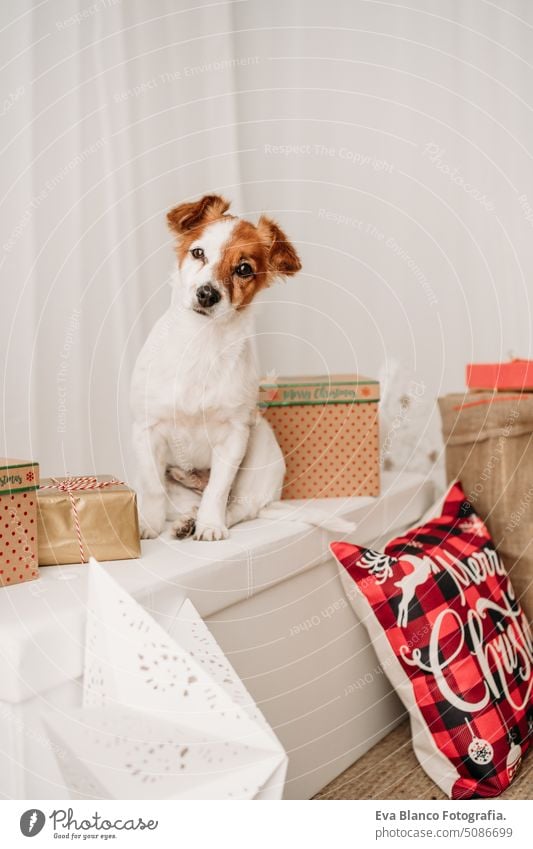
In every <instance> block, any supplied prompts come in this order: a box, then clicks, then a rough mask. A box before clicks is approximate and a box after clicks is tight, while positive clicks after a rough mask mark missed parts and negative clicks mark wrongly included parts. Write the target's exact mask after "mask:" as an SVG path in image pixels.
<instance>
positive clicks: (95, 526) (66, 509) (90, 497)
mask: <svg viewBox="0 0 533 849" xmlns="http://www.w3.org/2000/svg"><path fill="white" fill-rule="evenodd" d="M37 494H38V499H37V518H38V521H37V528H38V539H39V565H40V566H58V565H61V564H66V563H86V562H87V561H88V559H89V557H90V556H91V555H92V556H93V557H96V558H98V559H99V560H130V559H132V558H135V557H139V556H140V553H141V545H140V535H139V520H138V516H137V497H136V495H135V492H134V491H133V490H132V489H130V488H129V487H128V486H127V485H126V484H125V483H123V482H122V481H119V480H117V479H116V478H113V477H111V476H110V475H101V476H98V477H68V478H45V479H43V481H42V483H41V488H40V489H39V490H38V493H37Z"/></svg>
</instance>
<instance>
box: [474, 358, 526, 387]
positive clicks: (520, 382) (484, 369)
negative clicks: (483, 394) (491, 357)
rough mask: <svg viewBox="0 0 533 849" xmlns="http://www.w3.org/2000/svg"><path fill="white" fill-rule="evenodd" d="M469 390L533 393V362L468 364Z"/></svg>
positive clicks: (514, 361) (512, 361) (513, 361)
mask: <svg viewBox="0 0 533 849" xmlns="http://www.w3.org/2000/svg"><path fill="white" fill-rule="evenodd" d="M466 385H467V386H468V388H469V389H485V390H487V389H489V390H490V389H494V390H500V391H506V392H508V391H509V390H511V391H522V392H531V391H533V360H511V361H510V362H508V363H469V364H468V365H467V367H466Z"/></svg>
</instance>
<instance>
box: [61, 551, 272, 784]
mask: <svg viewBox="0 0 533 849" xmlns="http://www.w3.org/2000/svg"><path fill="white" fill-rule="evenodd" d="M88 568H89V570H90V574H89V603H88V614H87V632H86V656H85V675H84V688H83V705H82V706H81V707H80V708H77V709H74V710H71V711H67V712H63V713H61V714H53V715H49V716H47V717H45V723H46V725H47V728H48V733H49V735H50V738H51V739H52V741H53V743H54V745H55V746H57V747H59V749H63V750H64V753H65V756H64V757H62V758H61V759H58V763H59V767H60V769H61V771H62V774H63V777H64V779H65V783H66V784H67V786H68V787H69V789H70V792H71V795H72V797H73V798H77V799H80V798H99V799H107V798H110V799H136V798H142V799H227V798H233V799H253V798H269V799H275V798H280V797H281V794H282V791H283V783H284V778H285V772H286V768H287V756H286V754H285V752H284V750H283V748H282V746H281V744H280V743H279V741H278V740H277V738H276V736H275V734H274V733H273V731H272V730H271V729H270V727H269V726H268V724H267V722H266V720H265V719H264V717H263V716H262V714H261V712H260V711H259V709H258V708H257V706H256V705H255V703H254V702H253V700H252V698H251V696H250V695H249V693H248V692H247V690H246V688H245V687H244V685H243V684H242V682H241V681H240V679H239V678H238V676H237V674H236V673H235V670H234V669H233V667H232V666H231V664H230V663H229V662H228V660H227V658H226V657H225V655H224V654H223V652H222V651H221V649H220V647H219V646H218V644H217V643H216V642H215V640H214V639H213V637H212V636H211V634H210V632H209V630H208V629H207V627H206V625H205V624H204V623H203V621H202V619H201V618H200V616H199V614H198V613H197V611H196V610H195V608H194V607H193V605H192V604H191V603H190V601H188V600H187V601H184V602H183V605H182V606H181V609H180V611H179V613H178V615H177V616H176V619H175V622H174V624H173V626H172V633H171V634H170V633H168V632H167V631H165V630H164V629H163V628H162V627H161V626H160V625H159V624H158V623H157V622H155V621H154V620H153V619H152V618H151V617H150V616H149V614H148V613H146V611H145V610H144V609H143V608H142V607H141V606H140V605H139V604H138V603H137V602H136V601H135V599H133V598H132V597H131V596H130V595H129V594H128V593H126V592H125V591H124V590H123V589H122V588H121V587H120V586H119V585H118V584H117V583H116V582H115V581H114V580H113V579H112V578H110V577H109V575H107V574H106V572H105V570H104V569H103V568H102V567H101V566H99V565H98V564H97V563H96V562H95V561H93V562H91V564H90V565H89V567H88Z"/></svg>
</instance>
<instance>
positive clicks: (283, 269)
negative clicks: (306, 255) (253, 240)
mask: <svg viewBox="0 0 533 849" xmlns="http://www.w3.org/2000/svg"><path fill="white" fill-rule="evenodd" d="M257 229H258V231H259V233H260V235H261V237H262V239H264V240H265V242H266V243H267V244H268V245H269V254H268V265H269V269H270V272H271V273H272V274H273V275H281V276H283V277H291V276H292V275H293V274H296V273H297V272H298V271H300V269H301V267H302V263H301V262H300V257H299V256H298V254H297V253H296V250H295V249H294V247H293V245H292V244H291V243H290V242H289V240H288V239H287V236H286V235H285V233H284V232H283V230H282V229H281V227H279V226H278V225H277V224H276V222H275V221H272V219H271V218H267V217H266V215H262V216H261V218H260V219H259V221H258V224H257Z"/></svg>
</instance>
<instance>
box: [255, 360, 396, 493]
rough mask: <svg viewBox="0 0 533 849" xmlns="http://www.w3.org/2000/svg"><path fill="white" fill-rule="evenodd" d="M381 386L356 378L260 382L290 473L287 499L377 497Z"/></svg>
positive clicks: (267, 415) (261, 395) (264, 404)
mask: <svg viewBox="0 0 533 849" xmlns="http://www.w3.org/2000/svg"><path fill="white" fill-rule="evenodd" d="M378 406H379V383H378V382H377V381H376V380H371V379H370V378H367V377H362V376H359V375H351V374H338V375H317V376H312V377H279V378H276V380H275V381H272V380H265V381H263V382H262V383H261V386H260V393H259V407H260V409H261V411H262V413H263V414H264V416H265V418H266V419H267V421H268V422H269V423H270V425H271V426H272V428H273V430H274V433H275V434H276V438H277V440H278V443H279V445H280V448H281V450H282V452H283V455H284V457H285V463H286V466H287V471H286V474H285V481H284V485H283V492H282V498H336V497H344V496H353V495H378V494H379V487H380V469H379V430H378Z"/></svg>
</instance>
